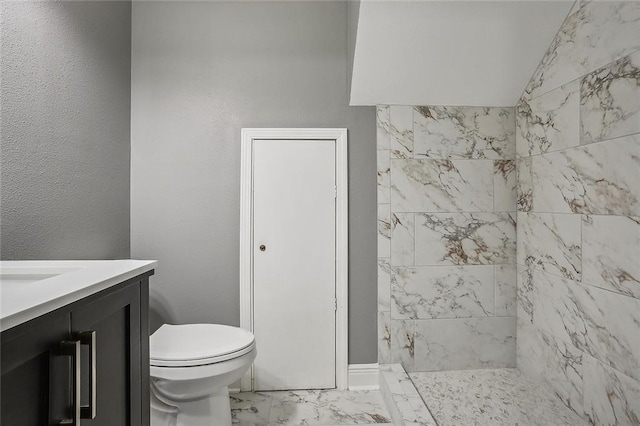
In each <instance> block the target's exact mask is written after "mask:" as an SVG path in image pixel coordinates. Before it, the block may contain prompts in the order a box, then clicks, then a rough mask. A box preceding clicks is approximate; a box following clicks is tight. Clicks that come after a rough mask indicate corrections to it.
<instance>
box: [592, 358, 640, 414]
mask: <svg viewBox="0 0 640 426" xmlns="http://www.w3.org/2000/svg"><path fill="white" fill-rule="evenodd" d="M585 358H586V359H585V363H584V406H585V413H586V415H587V416H588V417H589V421H590V423H591V424H595V425H607V426H609V425H610V426H615V425H637V424H640V382H638V381H636V380H633V379H631V378H630V377H627V376H625V375H624V374H621V373H619V372H618V371H616V370H614V369H612V368H609V367H607V366H605V365H603V364H602V363H601V362H598V361H597V360H595V359H593V358H591V357H588V356H587V357H585Z"/></svg>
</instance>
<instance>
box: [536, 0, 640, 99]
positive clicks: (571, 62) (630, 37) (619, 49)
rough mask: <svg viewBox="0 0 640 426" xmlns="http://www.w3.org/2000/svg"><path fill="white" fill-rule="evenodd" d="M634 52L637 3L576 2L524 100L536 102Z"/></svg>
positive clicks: (639, 26)
mask: <svg viewBox="0 0 640 426" xmlns="http://www.w3.org/2000/svg"><path fill="white" fill-rule="evenodd" d="M638 49H640V4H639V3H638V2H635V1H577V2H575V4H574V7H573V9H572V10H571V12H570V13H569V16H568V17H567V19H566V20H565V21H564V23H563V24H562V26H561V28H560V30H559V32H558V35H557V36H556V38H555V39H554V40H553V42H552V43H551V46H550V48H549V50H548V51H547V53H546V55H545V56H544V58H543V59H542V62H541V64H540V66H539V67H538V69H537V70H536V72H535V73H534V75H533V78H532V79H531V81H530V82H529V85H528V87H527V90H526V96H527V97H530V98H536V97H538V96H540V95H542V94H543V93H546V92H548V91H550V90H552V89H555V88H557V87H559V86H561V85H563V84H565V83H567V82H569V81H572V80H574V79H576V78H578V77H580V76H583V75H585V74H587V73H588V72H591V71H593V70H595V69H598V68H600V67H603V66H605V65H607V64H609V63H611V62H613V61H615V60H617V59H619V58H622V57H624V56H627V55H629V54H631V53H633V52H635V51H637V50H638Z"/></svg>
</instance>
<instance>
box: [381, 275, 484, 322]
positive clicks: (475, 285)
mask: <svg viewBox="0 0 640 426" xmlns="http://www.w3.org/2000/svg"><path fill="white" fill-rule="evenodd" d="M392 275H393V278H392V279H391V302H392V303H391V318H393V319H429V318H468V317H486V316H489V315H491V313H492V312H493V267H492V266H465V267H457V266H436V267H414V268H406V267H395V268H393V274H392Z"/></svg>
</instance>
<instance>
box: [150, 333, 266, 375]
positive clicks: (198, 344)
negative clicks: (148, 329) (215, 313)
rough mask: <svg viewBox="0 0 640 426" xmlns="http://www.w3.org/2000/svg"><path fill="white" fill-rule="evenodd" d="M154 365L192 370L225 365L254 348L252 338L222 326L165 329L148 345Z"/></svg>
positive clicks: (250, 334) (154, 336)
mask: <svg viewBox="0 0 640 426" xmlns="http://www.w3.org/2000/svg"><path fill="white" fill-rule="evenodd" d="M149 343H150V345H149V355H150V359H151V365H153V366H158V367H190V366H197V365H207V364H213V363H216V362H222V361H226V360H229V359H232V358H236V357H239V356H241V355H244V354H245V353H247V352H250V351H251V350H253V348H254V347H255V341H254V337H253V334H252V333H251V332H249V331H247V330H243V329H241V328H238V327H231V326H228V325H220V324H183V325H171V324H164V325H162V326H161V327H160V328H159V329H158V330H157V331H156V332H155V333H153V334H152V335H151V338H150V341H149Z"/></svg>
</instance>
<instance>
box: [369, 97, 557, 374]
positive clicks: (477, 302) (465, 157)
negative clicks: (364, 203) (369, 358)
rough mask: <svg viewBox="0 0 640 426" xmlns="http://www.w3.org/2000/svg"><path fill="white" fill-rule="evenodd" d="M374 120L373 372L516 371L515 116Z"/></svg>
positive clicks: (465, 110) (432, 111)
mask: <svg viewBox="0 0 640 426" xmlns="http://www.w3.org/2000/svg"><path fill="white" fill-rule="evenodd" d="M377 116H378V120H377V126H378V129H377V140H378V142H377V143H378V146H377V148H378V257H379V259H378V266H379V267H378V326H379V328H378V329H379V345H378V346H379V362H380V363H383V364H389V363H401V364H402V366H403V367H404V368H405V369H406V370H407V371H440V370H451V369H469V368H495V367H514V366H515V361H516V352H515V351H516V342H515V337H516V318H515V316H516V281H517V273H516V261H517V257H516V203H517V199H516V198H517V193H516V180H517V176H516V163H515V153H516V152H515V149H516V144H515V108H480V107H431V106H395V105H392V106H386V105H380V106H378V108H377ZM563 265H564V264H563Z"/></svg>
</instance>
